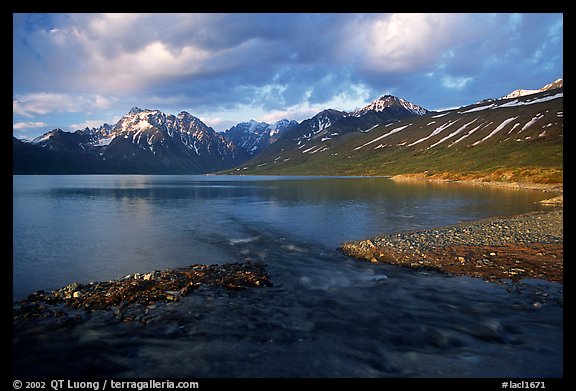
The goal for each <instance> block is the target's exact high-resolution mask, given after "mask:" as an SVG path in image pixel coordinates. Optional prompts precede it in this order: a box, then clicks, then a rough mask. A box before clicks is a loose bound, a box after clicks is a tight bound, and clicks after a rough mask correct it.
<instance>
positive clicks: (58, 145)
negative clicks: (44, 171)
mask: <svg viewBox="0 0 576 391" xmlns="http://www.w3.org/2000/svg"><path fill="white" fill-rule="evenodd" d="M30 144H31V145H33V146H36V147H40V148H42V149H44V150H49V151H51V152H52V153H55V154H59V157H60V158H61V159H63V161H69V162H73V163H74V164H72V167H74V165H75V164H78V165H79V166H81V167H83V173H84V172H86V171H88V172H91V173H142V174H168V173H170V174H200V173H207V172H213V171H217V170H223V169H227V168H230V167H233V166H235V165H237V164H239V163H241V162H243V161H245V160H246V159H247V158H248V155H247V154H246V153H245V152H244V151H243V150H241V149H240V148H238V147H236V145H235V144H234V143H233V142H231V141H230V140H228V139H227V138H225V137H224V136H223V135H222V134H220V133H217V132H216V131H214V129H212V128H210V127H208V126H207V125H206V124H204V123H203V122H202V121H201V120H200V119H198V118H196V117H194V116H193V115H191V114H189V113H187V112H185V111H183V112H181V113H180V114H178V115H177V116H174V115H171V114H170V115H167V114H165V113H162V112H161V111H159V110H148V109H140V108H137V107H135V108H133V109H132V110H130V112H129V113H128V114H126V115H125V116H124V117H122V118H121V119H120V120H119V121H118V123H117V124H116V125H115V126H114V127H111V126H110V125H106V124H105V125H103V126H102V127H100V128H97V129H84V130H79V131H76V132H73V133H71V132H64V131H62V130H61V129H55V130H53V131H50V132H48V133H46V134H44V135H42V136H40V137H37V138H36V139H34V140H32V141H31V142H30ZM20 147H21V146H20V145H19V144H17V147H16V148H19V149H22V148H20ZM30 151H32V150H29V151H28V152H30ZM45 155H46V154H38V156H42V157H45ZM26 157H29V153H27V154H25V155H24V156H22V155H21V158H22V159H25V158H26ZM19 167H26V170H25V172H23V173H32V172H34V171H35V170H36V169H35V168H34V167H33V165H31V164H30V163H29V162H22V164H20V165H19ZM38 169H40V167H38ZM65 169H66V170H67V171H69V170H70V168H68V167H65ZM60 172H61V170H60V169H58V170H56V172H54V173H60ZM15 173H17V172H15Z"/></svg>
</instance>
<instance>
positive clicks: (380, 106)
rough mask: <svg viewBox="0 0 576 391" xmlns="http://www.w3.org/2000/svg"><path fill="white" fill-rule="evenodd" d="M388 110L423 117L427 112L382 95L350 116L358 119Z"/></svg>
mask: <svg viewBox="0 0 576 391" xmlns="http://www.w3.org/2000/svg"><path fill="white" fill-rule="evenodd" d="M390 109H397V110H406V111H408V112H411V113H413V114H415V115H424V114H426V113H428V110H426V109H425V108H423V107H421V106H418V105H416V104H414V103H411V102H408V101H407V100H404V99H402V98H397V97H395V96H393V95H384V96H382V97H380V98H378V99H376V100H375V101H374V102H372V103H370V104H369V105H367V106H366V107H364V108H362V109H359V110H356V111H354V112H352V113H351V115H352V116H354V117H360V116H362V115H364V114H367V113H369V112H376V113H381V112H384V111H386V110H390Z"/></svg>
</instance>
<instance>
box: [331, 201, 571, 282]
mask: <svg viewBox="0 0 576 391" xmlns="http://www.w3.org/2000/svg"><path fill="white" fill-rule="evenodd" d="M563 241H564V233H563V209H562V208H556V209H554V210H551V211H546V212H535V213H528V214H524V215H519V216H510V217H497V218H487V219H482V220H478V221H472V222H463V223H460V224H455V225H450V226H445V227H439V228H433V229H427V230H419V231H409V232H399V233H393V234H387V235H383V236H379V237H376V238H372V239H367V240H360V241H350V242H345V243H343V244H342V245H341V247H340V249H341V251H342V252H344V253H345V254H347V255H349V256H352V257H355V258H358V259H362V260H368V261H370V262H373V263H389V264H394V265H400V266H405V267H409V268H416V269H418V268H424V269H430V270H436V271H439V272H445V273H449V274H453V275H467V276H471V277H478V278H483V279H485V280H487V281H498V280H501V279H512V280H514V281H517V280H520V279H523V278H535V279H543V280H548V281H563Z"/></svg>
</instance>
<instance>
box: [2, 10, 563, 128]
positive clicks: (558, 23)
mask: <svg viewBox="0 0 576 391" xmlns="http://www.w3.org/2000/svg"><path fill="white" fill-rule="evenodd" d="M563 31H564V18H563V14H560V13H527V14H504V13H492V14H490V13H481V14H467V13H456V14H432V13H425V14H417V13H391V14H384V13H368V14H355V13H330V14H322V13H320V14H307V13H297V14H281V13H274V14H265V13H255V14H237V13H234V14H217V13H210V14H190V13H188V14H167V13H161V14H126V13H123V14H85V13H82V14H58V13H51V14H13V124H12V128H13V134H14V136H15V137H18V138H21V139H32V138H34V137H37V136H39V135H42V134H44V133H46V132H47V131H50V130H52V129H54V128H61V129H62V130H65V131H74V130H76V129H83V128H85V127H86V126H88V127H98V126H100V125H102V124H103V123H105V122H106V123H110V124H115V123H116V122H117V121H118V120H119V119H120V118H121V117H122V116H123V115H125V114H126V113H128V111H130V109H131V108H132V107H140V108H146V109H158V110H161V111H163V112H165V113H168V114H178V113H179V112H181V111H187V112H189V113H190V114H192V115H194V116H196V117H198V118H200V119H201V120H202V121H204V122H205V123H206V124H207V125H209V126H211V127H213V128H214V129H215V130H217V131H224V130H226V129H228V128H230V127H231V126H233V125H235V124H237V123H238V122H243V121H249V120H251V119H254V120H257V121H265V122H268V123H272V122H274V121H277V120H280V119H282V118H287V119H293V120H296V121H299V122H300V121H302V120H304V119H307V118H310V117H312V116H314V115H315V114H316V113H318V112H320V111H322V110H324V109H326V108H333V109H337V110H342V111H352V110H354V109H357V108H361V107H364V106H365V105H367V104H369V103H370V102H371V101H373V100H375V99H377V98H378V97H380V96H382V95H385V94H392V95H395V96H398V97H400V98H404V99H406V100H408V101H410V102H412V103H415V104H418V105H420V106H422V107H425V108H426V109H428V110H443V109H448V108H454V107H460V106H464V105H467V104H471V103H474V102H478V101H480V100H482V99H485V98H497V97H501V96H503V95H506V94H507V93H509V92H511V91H513V90H515V89H519V88H523V89H538V88H540V87H542V86H544V85H546V84H548V83H551V82H553V81H554V80H556V79H558V78H563V56H564V53H563Z"/></svg>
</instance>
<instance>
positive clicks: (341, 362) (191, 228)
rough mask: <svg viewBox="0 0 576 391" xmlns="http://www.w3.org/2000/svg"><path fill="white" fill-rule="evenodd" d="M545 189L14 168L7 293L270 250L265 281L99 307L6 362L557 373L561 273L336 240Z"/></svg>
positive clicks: (111, 371)
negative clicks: (387, 254) (434, 262)
mask: <svg viewBox="0 0 576 391" xmlns="http://www.w3.org/2000/svg"><path fill="white" fill-rule="evenodd" d="M546 196H547V195H546V194H543V193H540V192H530V191H521V190H508V189H490V188H485V187H467V186H459V185H457V184H439V183H423V184H419V183H396V182H393V181H390V180H388V179H385V178H339V179H336V178H275V177H272V178H262V177H198V176H167V177H164V176H67V177H66V176H58V177H19V176H15V177H14V193H13V198H14V214H13V234H14V235H13V237H14V239H13V240H14V243H13V244H14V246H13V248H14V259H13V271H14V274H13V281H14V285H13V286H14V295H15V299H18V298H21V297H23V296H25V295H27V294H29V293H30V292H32V291H34V290H37V289H45V290H50V289H55V288H59V287H61V286H64V285H67V284H69V283H71V282H73V281H80V282H88V281H93V280H108V279H112V278H119V277H122V276H124V275H126V274H131V273H135V272H148V271H152V270H159V269H164V268H168V267H177V266H186V265H189V264H192V263H222V262H234V261H240V260H243V259H245V258H250V259H253V260H256V261H261V262H264V263H266V265H267V268H268V272H269V274H270V277H271V279H272V281H273V283H274V286H273V287H272V288H267V289H257V290H250V291H245V292H224V293H222V292H220V293H216V292H214V291H210V290H200V291H199V292H197V293H195V294H193V295H190V296H188V297H186V298H185V300H183V301H181V302H179V303H178V304H176V305H172V306H170V309H169V310H167V309H166V308H163V307H161V306H160V307H158V308H157V309H156V311H157V312H156V313H155V312H154V311H152V312H151V313H150V314H149V316H151V317H152V318H153V319H155V320H154V322H152V324H149V325H142V324H139V323H132V324H122V323H118V322H117V321H115V320H114V319H113V316H109V314H108V315H106V314H95V315H94V317H93V318H92V319H91V320H90V321H89V322H87V323H85V324H82V325H78V326H70V327H64V328H57V329H51V330H46V329H42V328H32V329H29V330H25V332H23V333H22V334H21V335H19V338H18V339H17V342H15V343H16V345H17V349H16V350H15V354H16V356H15V361H14V364H15V368H16V370H17V371H20V372H18V373H19V374H20V375H29V374H30V371H34V373H35V374H36V375H45V376H52V377H54V376H57V375H62V376H65V375H66V374H69V373H76V374H78V375H80V376H82V375H85V376H95V375H97V376H112V377H122V376H126V377H139V376H145V377H444V376H448V377H458V376H466V377H483V376H490V377H508V378H510V377H523V378H524V377H556V376H562V360H563V354H562V349H563V348H562V346H563V334H562V319H563V311H562V306H561V305H560V304H559V303H561V300H562V286H561V285H560V284H552V283H543V284H542V285H541V286H540V285H538V283H530V282H527V283H526V286H525V287H523V288H522V290H520V289H518V290H517V291H515V290H510V289H509V287H506V286H501V285H496V284H488V283H485V282H484V281H481V280H478V279H473V278H468V277H449V276H445V275H440V274H435V273H431V272H423V271H421V272H417V271H412V270H406V269H403V268H398V267H394V266H390V265H376V266H374V265H372V264H370V263H363V262H358V261H356V260H353V259H351V258H348V257H345V256H344V255H342V254H341V253H339V252H338V251H336V247H337V246H338V244H339V243H340V242H342V241H345V240H350V239H356V238H358V239H360V238H367V237H372V236H376V235H378V234H381V233H384V232H393V231H401V230H407V229H419V228H428V227H432V226H440V225H445V224H452V223H455V222H457V221H459V220H465V219H475V218H479V217H484V216H490V215H506V214H515V213H524V212H528V211H534V210H540V209H544V207H543V206H541V205H539V204H536V203H535V201H538V200H540V199H543V198H546ZM543 297H546V302H545V303H543V304H541V305H540V306H538V307H535V306H534V303H535V302H536V301H542V298H543ZM154 316H156V318H154ZM39 341H41V343H39ZM19 352H22V353H19ZM87 352H88V353H89V354H87ZM55 357H58V359H55Z"/></svg>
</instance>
